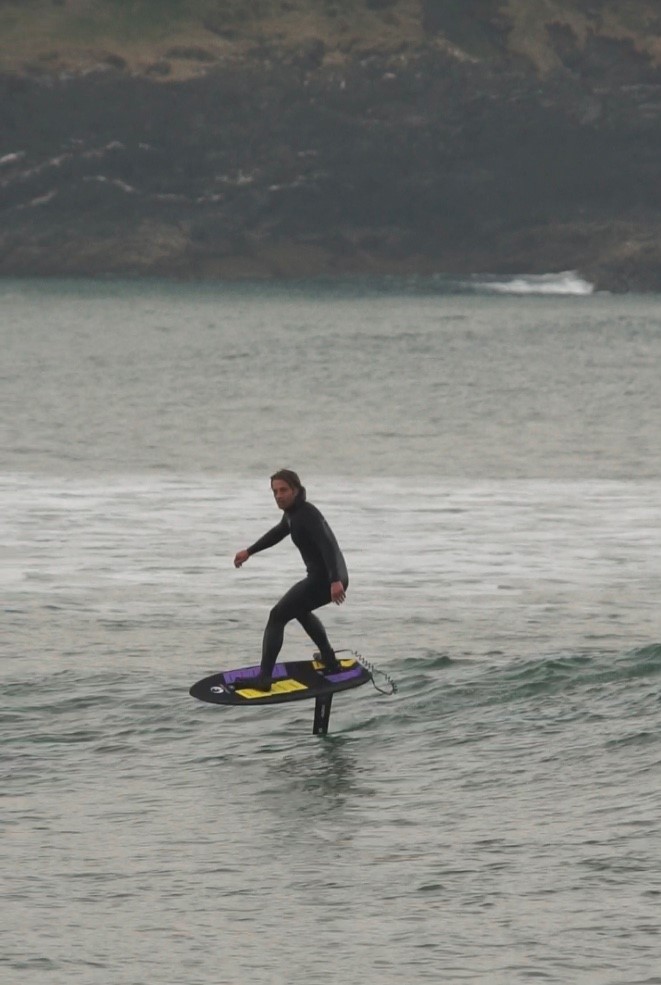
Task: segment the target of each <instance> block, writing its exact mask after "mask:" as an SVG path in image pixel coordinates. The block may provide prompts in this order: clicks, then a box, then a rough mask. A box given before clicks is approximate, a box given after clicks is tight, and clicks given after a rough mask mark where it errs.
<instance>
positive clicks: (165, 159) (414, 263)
mask: <svg viewBox="0 0 661 985" xmlns="http://www.w3.org/2000/svg"><path fill="white" fill-rule="evenodd" d="M630 55H631V52H630V51H624V49H623V50H622V51H620V52H619V53H618V52H616V53H615V54H614V55H613V58H612V60H611V63H610V67H609V70H608V71H605V70H603V71H602V70H597V69H596V68H595V69H593V70H592V74H591V75H590V74H586V73H585V72H581V71H578V70H575V71H571V70H570V69H569V68H565V67H563V68H561V69H559V70H557V71H555V72H550V73H547V74H546V75H544V76H540V75H539V74H538V73H537V72H536V71H534V70H533V69H532V68H531V67H530V66H525V65H518V64H517V65H516V66H515V67H512V65H511V64H509V63H500V64H495V63H493V62H486V61H478V60H474V59H468V58H464V57H459V56H458V55H457V53H456V52H452V51H450V50H449V49H447V50H446V49H443V48H442V47H439V46H438V45H433V44H420V45H418V46H417V47H415V48H412V47H411V46H410V45H407V46H405V47H404V48H403V50H401V51H393V50H389V51H385V52H384V51H380V50H375V51H369V50H368V51H365V50H363V51H357V52H355V53H352V54H351V55H350V56H347V55H346V54H345V55H344V56H343V58H342V60H341V61H338V60H335V59H333V58H332V57H329V52H328V50H327V49H326V48H325V46H324V45H323V43H322V42H319V44H317V45H316V46H315V45H314V44H312V45H311V44H307V45H305V46H304V47H302V48H300V49H294V50H292V49H291V48H287V49H284V48H282V47H278V46H277V45H271V46H269V45H265V44H264V45H262V47H261V50H260V52H259V55H258V56H257V55H256V54H253V55H252V56H251V57H250V58H243V59H241V60H237V61H228V62H226V63H219V64H213V65H211V66H209V67H208V69H207V70H206V71H205V72H204V73H203V74H200V75H198V76H196V77H194V78H190V79H187V80H183V81H163V79H162V78H159V79H155V78H153V77H145V76H135V75H131V74H129V73H127V72H125V71H124V70H123V69H122V67H121V66H117V65H108V64H106V65H104V66H103V68H102V69H98V70H96V71H93V72H91V73H89V74H85V75H79V76H77V75H71V74H66V75H61V74H59V75H49V74H47V73H45V72H40V73H33V74H23V75H17V74H15V73H5V74H4V75H2V76H0V216H1V217H2V223H1V226H0V275H2V276H29V275H31V276H71V275H80V276H103V275H115V276H166V277H174V278H182V279H193V278H207V279H208V278H211V279H214V278H218V279H231V280H236V279H245V278H251V279H252V278H290V277H296V278H299V277H311V276H331V277H332V276H346V275H351V274H377V275H378V274H404V275H406V274H420V275H425V274H433V273H447V274H462V275H465V274H471V273H480V272H483V273H492V274H515V273H516V274H518V273H531V274H535V273H549V272H553V271H560V270H567V269H574V270H577V271H578V272H579V273H580V274H581V275H582V276H583V277H585V278H586V279H587V280H589V281H590V282H592V283H594V284H595V286H596V287H597V288H598V289H606V290H613V291H658V290H661V199H660V198H659V194H658V193H659V181H660V178H659V166H658V161H659V158H660V152H661V72H659V71H658V70H657V69H656V68H655V67H654V66H653V65H652V64H651V63H650V62H649V60H648V59H646V58H642V57H641V58H639V59H633V60H632V59H631V57H630ZM625 56H626V57H625ZM618 59H619V60H618ZM616 69H617V71H616Z"/></svg>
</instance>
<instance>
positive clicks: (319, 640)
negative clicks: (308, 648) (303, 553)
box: [261, 578, 335, 677]
mask: <svg viewBox="0 0 661 985" xmlns="http://www.w3.org/2000/svg"><path fill="white" fill-rule="evenodd" d="M328 602H330V588H329V586H327V585H325V584H323V583H318V582H313V581H310V579H309V578H304V579H303V581H299V582H297V584H296V585H294V586H293V587H292V588H290V589H289V591H288V592H286V593H285V595H283V596H282V598H281V599H280V601H279V602H278V603H277V604H276V605H274V606H273V608H272V609H271V612H270V614H269V620H268V622H267V624H266V629H265V630H264V639H263V641H262V668H261V673H262V674H264V676H266V677H270V676H271V674H272V673H273V668H274V667H275V662H276V660H277V659H278V655H279V653H280V650H281V649H282V642H283V640H284V635H285V626H286V625H287V623H288V622H291V620H292V619H298V621H299V622H300V624H301V626H302V627H303V629H304V630H305V632H306V633H307V634H308V636H309V637H310V638H311V639H312V641H313V642H314V643H316V645H317V646H318V647H319V651H320V653H321V654H322V656H323V655H325V654H332V655H333V657H334V656H335V654H333V651H332V648H331V645H330V643H329V642H328V637H327V636H326V630H325V629H324V627H323V625H322V623H321V621H320V620H319V619H317V617H316V616H313V615H312V611H311V610H312V609H318V608H319V607H320V606H322V605H326V604H327V603H328Z"/></svg>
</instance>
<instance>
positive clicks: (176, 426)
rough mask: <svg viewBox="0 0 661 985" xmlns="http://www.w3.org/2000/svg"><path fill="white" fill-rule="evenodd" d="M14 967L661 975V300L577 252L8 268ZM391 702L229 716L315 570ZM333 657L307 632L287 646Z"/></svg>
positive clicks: (7, 860)
mask: <svg viewBox="0 0 661 985" xmlns="http://www.w3.org/2000/svg"><path fill="white" fill-rule="evenodd" d="M0 331H1V335H2V361H1V368H0V384H1V385H0V409H1V417H0V421H1V425H2V442H1V446H0V465H1V470H0V504H1V509H0V542H1V543H2V564H1V565H0V580H1V583H2V606H3V616H4V618H3V633H2V642H1V643H0V657H1V667H2V681H3V709H2V713H1V717H0V743H1V746H2V753H3V767H4V768H5V769H6V772H5V777H4V780H3V783H2V788H1V793H2V806H3V810H2V821H3V829H4V830H3V841H2V844H3V854H4V874H5V880H4V881H5V906H4V907H3V938H4V940H3V947H2V953H1V954H0V962H1V963H0V972H1V973H2V975H3V976H4V977H3V978H2V980H3V981H7V982H8V983H12V985H13V983H19V982H20V983H25V985H65V983H66V985H71V983H76V985H78V983H80V985H109V983H112V985H244V983H245V985H331V983H332V985H390V983H398V985H399V983H401V982H410V983H418V982H435V983H437V982H443V983H451V985H454V983H480V985H482V983H484V985H511V983H515V982H545V983H554V985H555V983H557V985H568V983H598V985H634V983H635V985H643V983H645V985H651V983H659V982H661V971H660V970H659V969H660V968H661V963H660V961H659V954H660V946H661V941H660V934H659V917H658V915H659V905H660V904H661V861H660V859H661V853H660V850H659V849H660V846H661V838H660V836H661V824H660V822H659V816H660V814H661V730H660V727H659V721H660V716H661V701H660V688H659V685H660V683H661V607H660V605H659V596H660V590H661V560H660V559H661V386H659V380H660V379H661V302H660V300H659V298H657V297H634V296H627V297H611V296H608V295H600V294H595V293H591V288H590V285H586V284H584V282H582V281H580V279H578V278H576V277H575V276H573V275H571V274H566V275H562V276H561V277H554V278H534V279H531V278H512V279H510V280H505V279H501V280H496V279H483V280H479V279H472V280H469V281H467V282H465V283H463V284H457V283H451V282H449V281H446V280H442V279H439V280H438V281H424V282H410V281H408V282H398V281H381V282H370V281H358V282H351V283H349V282H347V283H343V284H339V285H329V284H323V283H316V284H314V283H310V284H291V285H286V286H279V287H275V286H264V285H256V284H254V285H242V286H229V285H172V284H167V283H139V282H135V283H115V282H104V283H93V282H30V281H15V282H9V281H5V282H2V283H0ZM280 466H290V467H293V468H296V469H297V470H299V471H300V473H301V475H302V478H303V480H304V482H305V484H306V485H307V488H308V494H309V497H310V499H311V500H312V501H313V502H314V503H316V504H317V505H318V506H319V507H320V508H321V509H322V511H323V512H324V513H325V515H326V516H327V518H328V519H329V521H330V523H331V525H332V526H333V528H334V530H335V532H336V534H337V536H338V539H339V541H340V543H341V545H342V547H343V549H344V551H345V554H346V557H347V561H348V564H349V568H350V573H351V585H350V589H349V593H348V598H347V602H346V604H345V605H343V606H341V607H329V608H328V609H325V610H323V618H324V620H325V622H326V624H327V627H328V629H329V633H330V636H331V639H332V640H333V641H334V643H335V645H336V646H337V647H338V648H340V647H347V648H350V649H354V650H356V651H358V652H360V653H362V654H363V655H364V656H365V657H367V658H368V659H370V660H371V661H373V662H374V663H375V664H376V665H377V667H380V668H382V669H383V670H384V671H385V672H386V673H388V674H389V675H391V676H392V677H393V678H395V679H396V680H397V681H398V683H399V692H398V694H397V695H395V696H394V697H387V696H384V695H380V694H379V693H377V692H376V691H375V690H373V689H372V688H371V687H370V686H369V685H368V686H367V687H365V688H362V689H360V690H359V691H355V692H350V693H347V694H345V695H340V696H338V697H337V698H336V699H335V702H334V706H333V713H332V716H331V722H330V733H329V735H328V736H326V737H313V736H312V734H311V727H312V707H311V705H310V704H309V703H307V702H300V703H298V704H295V705H292V706H291V707H289V706H276V707H273V708H262V709H261V710H259V711H256V710H254V709H245V710H243V709H224V708H219V707H215V706H211V705H204V704H201V703H199V702H195V701H194V700H193V699H191V698H190V696H189V695H188V688H189V686H190V685H191V684H192V683H193V682H194V681H195V680H197V679H199V678H201V677H203V676H206V675H207V674H209V673H212V672H213V671H215V670H220V669H223V668H228V667H231V666H237V665H241V664H247V663H252V662H254V660H255V657H256V655H257V654H258V652H259V646H260V639H261V632H262V627H263V624H264V621H265V618H266V615H267V612H268V609H269V608H270V606H271V605H272V604H273V602H274V601H275V600H276V599H277V598H278V597H279V595H280V594H281V593H282V592H283V591H284V590H285V589H286V588H287V587H288V586H289V584H290V583H291V582H292V581H294V580H295V579H296V578H298V577H299V576H300V571H301V566H300V559H299V558H298V557H297V554H296V551H295V549H293V547H292V545H291V544H289V543H286V542H285V543H283V544H281V545H279V546H278V547H277V548H274V549H273V550H272V551H269V552H266V553H265V554H263V555H260V556H259V557H256V558H252V559H251V560H250V562H249V563H248V564H247V565H246V566H245V567H244V568H242V569H241V570H240V571H237V570H235V569H234V568H233V566H232V557H233V555H234V553H235V552H236V550H238V549H239V548H241V547H244V546H245V545H246V544H247V543H250V542H251V541H252V540H254V539H255V538H256V537H257V536H258V535H259V534H260V533H262V532H263V531H264V530H265V529H267V528H268V527H269V526H270V525H272V524H273V523H274V522H275V521H276V520H277V518H278V517H277V511H276V510H275V508H274V505H273V503H272V500H271V496H270V491H269V488H268V476H269V474H270V472H272V471H273V470H274V469H275V468H278V467H280ZM284 652H285V653H286V655H287V656H288V657H289V658H291V659H297V658H304V657H306V656H308V655H309V653H310V646H309V645H308V643H307V642H306V640H305V638H304V637H303V635H302V632H301V631H300V629H299V628H298V627H290V628H289V629H288V631H287V636H286V642H285V651H284Z"/></svg>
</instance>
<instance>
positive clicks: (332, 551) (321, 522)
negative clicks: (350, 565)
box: [305, 504, 344, 584]
mask: <svg viewBox="0 0 661 985" xmlns="http://www.w3.org/2000/svg"><path fill="white" fill-rule="evenodd" d="M310 505H311V504H310ZM305 526H306V528H307V531H308V535H309V537H310V539H311V540H312V541H313V542H314V543H315V544H316V546H317V548H318V549H319V553H320V554H321V556H322V558H323V562H324V565H325V566H326V571H327V572H328V577H329V579H330V582H331V584H332V583H333V582H334V581H342V573H341V571H340V568H341V567H342V568H344V564H343V563H341V562H340V554H339V548H338V546H337V541H336V540H335V536H334V534H333V533H332V532H331V529H330V527H329V526H328V523H327V522H326V520H325V519H324V517H323V516H322V514H321V513H320V512H319V510H317V509H314V508H313V509H310V510H309V512H308V513H307V515H306V517H305Z"/></svg>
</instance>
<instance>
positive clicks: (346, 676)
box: [326, 664, 363, 682]
mask: <svg viewBox="0 0 661 985" xmlns="http://www.w3.org/2000/svg"><path fill="white" fill-rule="evenodd" d="M362 672H363V668H362V667H361V666H360V664H359V665H358V666H357V667H352V668H351V670H343V671H342V672H341V673H339V674H326V680H327V681H338V682H339V681H350V680H351V678H352V677H360V675H361V674H362Z"/></svg>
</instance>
